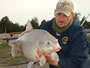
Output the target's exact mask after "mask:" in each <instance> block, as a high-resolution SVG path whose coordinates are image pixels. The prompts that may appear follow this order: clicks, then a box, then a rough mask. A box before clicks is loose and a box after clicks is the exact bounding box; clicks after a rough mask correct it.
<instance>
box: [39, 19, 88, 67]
mask: <svg viewBox="0 0 90 68" xmlns="http://www.w3.org/2000/svg"><path fill="white" fill-rule="evenodd" d="M40 29H43V30H46V31H48V32H49V33H50V34H51V35H53V36H54V37H55V38H57V39H58V42H59V44H60V46H61V47H62V49H61V50H60V51H59V52H58V56H59V59H60V60H59V62H58V68H82V66H83V64H84V63H85V61H86V60H87V58H88V39H87V35H86V32H85V30H84V28H83V27H82V26H81V25H80V24H79V22H78V21H75V20H73V21H72V25H71V26H70V27H69V28H68V29H67V30H66V31H64V32H62V33H61V36H57V35H56V32H55V31H53V28H52V20H50V21H48V22H46V23H45V24H43V25H42V26H41V28H40ZM49 67H50V68H56V67H55V66H53V65H49Z"/></svg>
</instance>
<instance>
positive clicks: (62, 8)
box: [56, 0, 74, 16]
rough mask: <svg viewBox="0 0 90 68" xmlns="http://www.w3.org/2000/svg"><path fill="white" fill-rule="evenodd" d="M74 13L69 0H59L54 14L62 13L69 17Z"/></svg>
mask: <svg viewBox="0 0 90 68" xmlns="http://www.w3.org/2000/svg"><path fill="white" fill-rule="evenodd" d="M73 11H74V5H73V3H72V1H71V0H59V1H58V2H57V5H56V14H57V13H64V14H65V15H66V16H69V15H70V14H71V12H73Z"/></svg>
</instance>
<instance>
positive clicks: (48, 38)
mask: <svg viewBox="0 0 90 68" xmlns="http://www.w3.org/2000/svg"><path fill="white" fill-rule="evenodd" d="M28 25H29V29H28V28H27V27H28V26H27V27H26V30H25V31H24V32H23V33H21V35H20V37H19V38H18V39H16V40H13V41H10V42H9V45H10V46H11V47H12V51H11V53H12V56H13V57H15V56H16V54H17V49H18V48H19V47H20V46H21V48H22V49H21V51H22V52H23V54H24V56H25V57H26V58H28V59H29V60H30V61H32V62H38V61H37V59H36V56H38V55H37V49H38V48H39V49H40V50H44V51H45V52H46V53H48V54H50V55H51V58H52V60H54V61H55V62H58V61H59V57H58V55H57V53H56V51H59V50H60V49H61V47H60V45H59V43H58V40H57V39H56V38H55V37H53V36H52V35H51V34H49V33H48V32H47V31H45V30H41V29H33V28H32V26H31V24H30V23H29V22H28ZM30 26H31V27H30ZM39 63H40V65H41V66H42V65H44V64H45V63H46V59H45V57H44V56H43V54H42V56H41V59H40V62H39Z"/></svg>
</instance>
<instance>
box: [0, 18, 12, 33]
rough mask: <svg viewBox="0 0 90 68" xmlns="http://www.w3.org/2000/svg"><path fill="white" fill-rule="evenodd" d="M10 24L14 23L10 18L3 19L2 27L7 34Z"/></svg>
mask: <svg viewBox="0 0 90 68" xmlns="http://www.w3.org/2000/svg"><path fill="white" fill-rule="evenodd" d="M10 23H12V22H11V21H10V20H9V18H8V17H7V16H5V17H3V18H2V19H1V23H0V25H1V26H0V27H1V29H2V31H3V32H7V30H8V27H9V26H8V24H10Z"/></svg>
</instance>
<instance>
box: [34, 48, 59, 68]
mask: <svg viewBox="0 0 90 68" xmlns="http://www.w3.org/2000/svg"><path fill="white" fill-rule="evenodd" d="M37 54H38V56H39V57H41V52H40V50H39V49H38V50H37ZM42 54H43V55H44V56H45V57H46V61H47V63H49V64H51V65H54V66H56V67H58V63H56V62H54V61H53V60H52V59H51V57H50V55H49V54H47V53H46V52H45V51H42ZM36 59H37V60H38V61H40V58H37V57H36Z"/></svg>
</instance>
